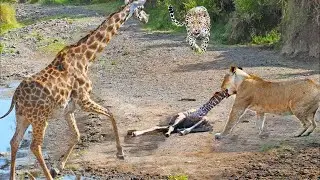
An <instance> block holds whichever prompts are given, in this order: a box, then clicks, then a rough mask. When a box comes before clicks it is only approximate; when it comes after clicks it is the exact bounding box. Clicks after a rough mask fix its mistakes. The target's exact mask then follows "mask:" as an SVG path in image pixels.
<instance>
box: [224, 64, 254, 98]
mask: <svg viewBox="0 0 320 180" xmlns="http://www.w3.org/2000/svg"><path fill="white" fill-rule="evenodd" d="M248 76H249V75H248V74H247V73H246V72H244V71H243V70H242V68H241V67H234V66H231V68H230V72H229V73H228V74H226V75H225V76H224V79H223V82H222V85H221V89H222V90H226V89H228V93H229V94H230V95H232V94H237V90H238V87H239V86H240V84H241V83H242V81H243V80H244V79H245V78H246V77H248Z"/></svg>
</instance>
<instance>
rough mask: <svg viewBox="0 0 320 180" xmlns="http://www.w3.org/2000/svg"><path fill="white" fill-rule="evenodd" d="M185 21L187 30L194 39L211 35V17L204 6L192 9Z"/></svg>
mask: <svg viewBox="0 0 320 180" xmlns="http://www.w3.org/2000/svg"><path fill="white" fill-rule="evenodd" d="M185 21H186V24H187V30H188V31H189V33H191V34H192V35H193V36H194V37H205V36H207V35H208V34H209V33H210V16H209V13H208V11H207V9H206V8H205V7H203V6H198V7H195V8H192V9H190V10H189V11H188V13H187V15H186V19H185Z"/></svg>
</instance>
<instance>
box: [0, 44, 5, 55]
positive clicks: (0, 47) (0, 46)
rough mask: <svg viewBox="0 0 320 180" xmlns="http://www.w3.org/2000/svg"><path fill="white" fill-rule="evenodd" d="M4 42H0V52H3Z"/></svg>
mask: <svg viewBox="0 0 320 180" xmlns="http://www.w3.org/2000/svg"><path fill="white" fill-rule="evenodd" d="M3 49H4V44H2V43H0V54H1V53H2V52H3Z"/></svg>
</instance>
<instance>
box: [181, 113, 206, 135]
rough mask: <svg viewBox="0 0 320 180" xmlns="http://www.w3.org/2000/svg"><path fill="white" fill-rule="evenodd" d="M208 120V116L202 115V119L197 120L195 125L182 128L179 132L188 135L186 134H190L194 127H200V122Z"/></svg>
mask: <svg viewBox="0 0 320 180" xmlns="http://www.w3.org/2000/svg"><path fill="white" fill-rule="evenodd" d="M206 120H207V117H206V116H204V117H202V118H201V119H200V121H199V122H197V123H196V124H194V125H193V126H191V127H189V128H186V129H184V130H182V131H179V134H180V135H182V136H183V135H186V134H189V133H190V132H191V131H192V130H193V129H194V128H196V127H198V126H199V125H200V124H202V123H203V122H204V121H206Z"/></svg>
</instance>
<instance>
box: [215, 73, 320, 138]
mask: <svg viewBox="0 0 320 180" xmlns="http://www.w3.org/2000/svg"><path fill="white" fill-rule="evenodd" d="M230 72H231V73H230V74H226V75H225V77H224V80H223V83H222V85H221V88H222V90H226V89H227V90H228V93H229V94H230V95H232V94H236V99H235V102H234V104H233V107H232V110H231V113H230V116H229V120H228V121H227V124H226V125H225V127H224V130H223V131H222V132H221V133H216V134H215V138H216V139H219V138H222V137H223V136H225V135H227V134H229V133H230V132H231V131H232V129H233V127H234V126H235V124H236V122H237V121H238V120H239V119H240V117H241V116H242V114H244V112H245V110H246V109H250V110H253V111H256V113H257V118H258V120H257V125H258V126H259V131H260V132H259V135H261V133H262V132H263V126H264V121H265V115H264V114H265V113H273V114H280V115H288V114H290V115H295V116H296V117H297V118H298V119H299V120H300V121H301V123H302V126H303V130H302V131H301V132H299V133H298V134H297V135H296V137H299V136H308V135H309V134H310V133H312V132H313V130H314V129H315V128H316V126H317V125H316V122H315V114H316V111H317V109H318V108H319V102H320V85H319V84H316V83H315V82H314V81H312V80H310V79H301V80H290V81H284V82H269V81H265V80H263V79H261V78H259V77H257V76H254V75H249V74H247V73H246V72H244V71H243V70H242V68H238V67H231V68H230ZM310 127H311V128H310ZM309 128H310V129H309ZM308 129H309V130H308ZM307 130H308V131H307Z"/></svg>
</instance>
